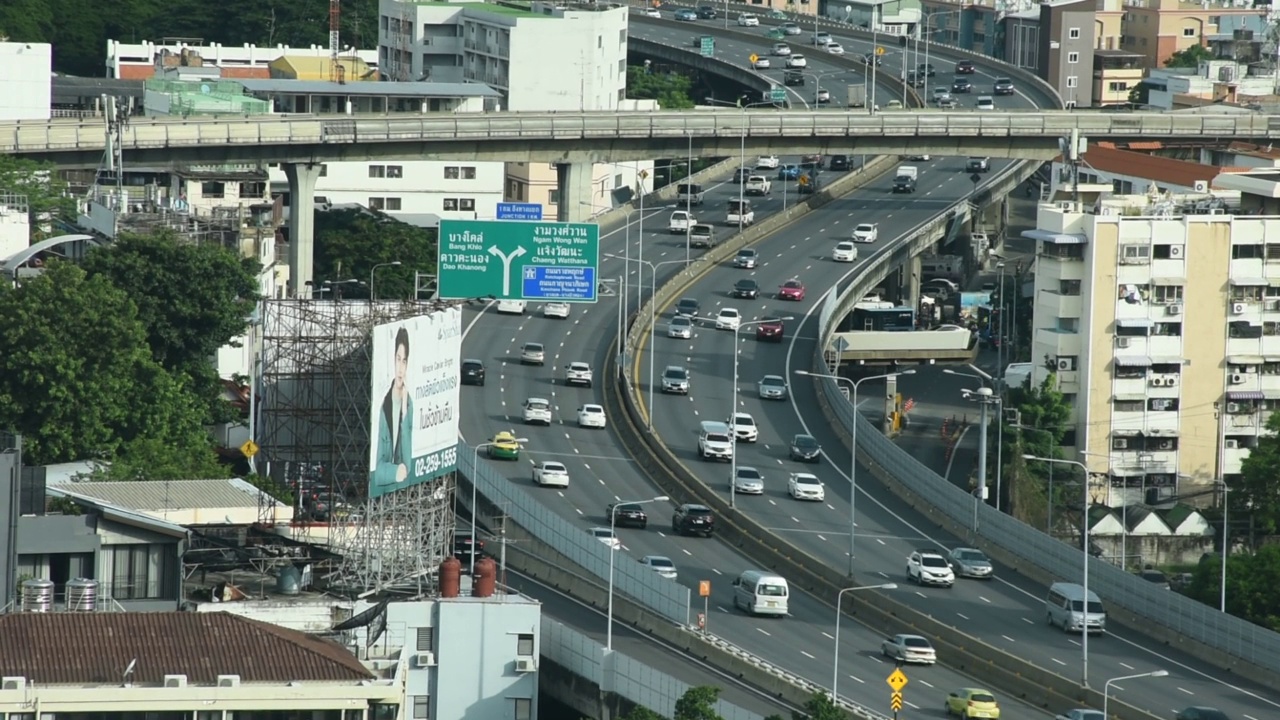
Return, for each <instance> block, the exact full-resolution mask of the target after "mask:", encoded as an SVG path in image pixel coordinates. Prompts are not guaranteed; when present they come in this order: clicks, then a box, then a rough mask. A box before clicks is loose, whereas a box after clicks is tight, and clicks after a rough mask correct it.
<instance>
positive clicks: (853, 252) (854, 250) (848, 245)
mask: <svg viewBox="0 0 1280 720" xmlns="http://www.w3.org/2000/svg"><path fill="white" fill-rule="evenodd" d="M831 259H832V260H834V261H836V262H857V261H858V246H857V245H854V244H853V243H852V242H849V241H848V240H845V241H844V242H838V243H836V247H835V249H834V250H832V251H831Z"/></svg>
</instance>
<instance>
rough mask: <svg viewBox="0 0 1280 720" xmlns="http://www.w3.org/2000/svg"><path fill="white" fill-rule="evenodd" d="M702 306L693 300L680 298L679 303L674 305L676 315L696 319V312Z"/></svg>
mask: <svg viewBox="0 0 1280 720" xmlns="http://www.w3.org/2000/svg"><path fill="white" fill-rule="evenodd" d="M701 307H702V305H701V304H700V303H699V302H698V301H697V300H694V299H693V298H680V302H678V303H676V315H684V316H685V317H697V316H698V310H699V309H701Z"/></svg>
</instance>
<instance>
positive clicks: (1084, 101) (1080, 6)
mask: <svg viewBox="0 0 1280 720" xmlns="http://www.w3.org/2000/svg"><path fill="white" fill-rule="evenodd" d="M1097 6H1098V4H1097V0H1045V2H1042V3H1040V19H1039V24H1038V27H1039V37H1038V45H1037V46H1036V50H1037V53H1038V55H1039V58H1038V60H1037V63H1036V74H1038V75H1039V76H1040V77H1042V78H1044V80H1045V81H1046V82H1048V83H1049V84H1050V85H1052V86H1053V87H1054V88H1056V89H1057V90H1058V94H1059V95H1060V96H1062V101H1063V102H1064V103H1066V105H1067V107H1079V108H1085V107H1090V106H1091V105H1092V104H1093V50H1094V45H1095V43H1094V33H1095V32H1096V31H1097V26H1096V25H1095V21H1096V19H1097Z"/></svg>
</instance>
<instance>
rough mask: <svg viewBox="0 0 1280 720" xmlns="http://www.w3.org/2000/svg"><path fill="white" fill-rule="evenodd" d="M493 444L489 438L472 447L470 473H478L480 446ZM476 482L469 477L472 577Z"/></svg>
mask: <svg viewBox="0 0 1280 720" xmlns="http://www.w3.org/2000/svg"><path fill="white" fill-rule="evenodd" d="M515 441H516V443H517V444H518V445H521V446H523V445H524V444H525V443H527V442H529V440H528V439H527V438H516V439H515ZM494 445H497V443H495V442H493V441H492V440H490V441H488V442H482V443H480V444H479V445H476V446H475V447H474V448H472V450H471V474H472V475H473V476H474V475H479V474H480V448H487V447H493V446H494ZM478 484H479V483H477V482H476V479H475V477H472V478H471V566H470V568H469V572H470V573H471V575H472V576H473V577H474V576H475V574H476V501H477V497H476V486H477V485H478Z"/></svg>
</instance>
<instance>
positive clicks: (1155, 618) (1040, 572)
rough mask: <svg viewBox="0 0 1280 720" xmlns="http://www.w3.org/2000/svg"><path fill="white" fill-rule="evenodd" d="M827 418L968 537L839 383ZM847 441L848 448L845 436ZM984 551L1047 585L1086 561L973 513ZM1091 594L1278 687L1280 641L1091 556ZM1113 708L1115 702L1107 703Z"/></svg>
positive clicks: (995, 517) (942, 484) (825, 393)
mask: <svg viewBox="0 0 1280 720" xmlns="http://www.w3.org/2000/svg"><path fill="white" fill-rule="evenodd" d="M881 274H882V271H881V270H880V269H879V268H878V267H876V266H873V267H871V268H868V269H867V270H866V271H864V272H863V273H861V274H860V275H859V276H858V277H857V278H856V279H854V280H853V281H852V282H851V283H850V285H849V287H848V288H847V289H846V290H845V291H844V292H843V293H841V295H840V299H839V301H838V302H837V303H835V305H834V306H833V307H830V308H827V307H824V309H823V312H822V315H821V316H820V327H819V343H818V345H817V349H816V350H815V353H814V358H813V370H814V371H815V372H823V373H825V372H827V371H828V370H827V367H826V363H825V358H824V356H823V352H824V349H825V348H827V347H828V346H829V345H830V343H831V340H832V337H833V335H834V332H835V330H836V327H837V325H838V319H839V318H840V317H842V310H843V311H845V312H847V311H848V310H849V309H850V308H851V307H852V304H853V303H855V302H857V300H858V299H859V298H861V297H862V296H863V295H865V294H866V292H868V291H869V290H871V289H872V288H874V287H876V285H877V283H878V282H879V278H880V277H881ZM815 382H817V383H818V387H819V399H820V401H821V402H822V404H823V405H824V410H825V411H826V412H827V414H828V416H829V417H830V418H831V419H833V420H834V421H835V422H838V423H839V426H840V427H841V428H843V429H844V431H845V433H846V435H851V432H850V431H851V428H852V427H853V423H854V422H857V423H858V448H857V449H858V454H859V459H860V460H861V461H862V462H864V463H865V464H866V465H867V466H868V467H869V468H871V469H872V471H873V473H874V474H876V475H877V476H878V477H880V479H881V480H882V481H884V482H885V485H886V486H888V487H889V488H890V489H891V490H893V491H894V492H897V493H900V494H906V495H907V500H908V501H909V502H911V503H912V504H913V505H914V506H915V507H916V509H917V510H920V511H921V512H924V513H925V514H926V515H929V516H930V517H931V518H932V519H934V520H935V521H937V522H939V523H942V524H944V525H949V527H950V528H951V529H952V531H953V532H957V533H958V534H964V533H966V532H969V529H970V528H971V525H972V516H973V498H972V497H971V496H970V495H969V494H968V493H967V492H965V491H964V490H962V489H961V488H959V487H957V486H955V485H953V484H951V483H949V482H947V481H946V480H945V479H943V478H942V477H941V476H940V475H938V474H937V473H936V472H934V471H933V470H932V469H930V468H928V467H927V466H925V465H924V464H923V463H921V462H920V461H919V460H917V459H916V458H915V457H913V456H912V455H911V454H910V453H909V452H907V451H905V450H903V449H902V448H900V447H898V445H897V444H895V443H894V442H893V441H892V440H890V439H889V438H887V437H885V436H884V435H883V434H882V433H881V432H880V431H879V430H878V429H877V428H876V427H875V426H874V424H872V423H871V422H869V421H868V420H866V419H865V418H863V417H861V416H858V415H856V413H854V412H853V408H852V407H851V406H850V402H849V400H847V399H845V397H844V396H843V395H842V394H841V393H840V390H839V386H838V384H837V383H836V382H834V381H831V380H824V379H815ZM846 442H848V440H847V438H846ZM978 510H979V523H978V527H979V530H978V535H979V538H980V540H981V541H984V542H981V546H982V548H983V549H984V550H985V551H986V552H987V553H988V554H990V555H992V556H993V557H996V558H997V559H999V560H1000V561H1001V562H1003V563H1005V564H1007V565H1010V566H1011V567H1013V568H1015V569H1016V570H1018V571H1019V572H1022V573H1024V574H1026V575H1028V576H1030V577H1033V578H1034V579H1036V580H1038V581H1040V582H1043V583H1045V584H1049V583H1052V582H1055V581H1072V580H1074V579H1076V578H1079V577H1080V576H1081V575H1082V574H1083V569H1084V568H1083V553H1081V551H1080V550H1079V549H1078V548H1074V547H1071V546H1069V545H1067V544H1066V543H1063V542H1060V541H1059V540H1056V539H1054V538H1052V537H1050V536H1048V535H1045V534H1044V533H1042V532H1040V531H1039V530H1036V529H1034V528H1032V527H1030V526H1028V525H1026V524H1024V523H1022V522H1021V521H1019V520H1017V519H1015V518H1013V517H1011V516H1009V515H1006V514H1004V513H1001V512H999V511H997V510H996V509H995V508H994V507H991V506H989V505H986V504H985V503H984V504H981V505H979V506H978ZM1088 562H1089V563H1090V565H1089V585H1090V590H1093V591H1095V592H1097V593H1098V595H1099V596H1100V597H1101V598H1102V600H1103V601H1104V602H1105V603H1107V604H1108V605H1109V606H1110V609H1111V615H1112V618H1113V619H1114V620H1117V621H1120V622H1121V623H1123V624H1125V625H1128V626H1130V627H1132V628H1134V629H1135V630H1138V631H1139V632H1142V633H1143V634H1145V635H1147V636H1148V637H1151V638H1153V639H1155V640H1157V641H1159V642H1161V643H1163V644H1166V645H1170V646H1173V647H1180V648H1182V649H1183V650H1185V651H1187V652H1190V653H1193V654H1197V655H1199V656H1201V657H1204V658H1206V659H1208V660H1209V661H1210V662H1213V663H1214V664H1216V665H1219V666H1221V667H1225V668H1226V669H1229V670H1231V671H1233V672H1236V673H1239V674H1240V675H1242V676H1244V677H1248V678H1250V679H1252V680H1254V681H1256V682H1259V683H1261V684H1264V685H1267V686H1269V687H1277V686H1280V634H1278V633H1276V632H1273V631H1271V630H1268V629H1266V628H1264V627H1261V626H1258V625H1254V624H1253V623H1250V622H1248V621H1246V620H1243V619H1241V618H1237V617H1234V616H1232V615H1227V614H1225V613H1221V612H1218V610H1216V609H1214V608H1211V607H1209V606H1207V605H1204V604H1202V603H1199V602H1196V601H1194V600H1192V599H1190V598H1188V597H1185V596H1183V595H1181V594H1179V593H1174V592H1169V591H1167V590H1164V589H1162V588H1159V587H1157V586H1156V585H1153V584H1152V583H1149V582H1146V581H1145V580H1142V579H1141V578H1139V577H1137V576H1136V575H1133V574H1131V573H1128V572H1125V571H1124V570H1122V569H1121V568H1118V567H1116V566H1114V565H1111V564H1110V563H1106V562H1103V561H1101V560H1098V559H1096V558H1090V559H1089V560H1088ZM1113 704H1114V702H1113Z"/></svg>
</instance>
